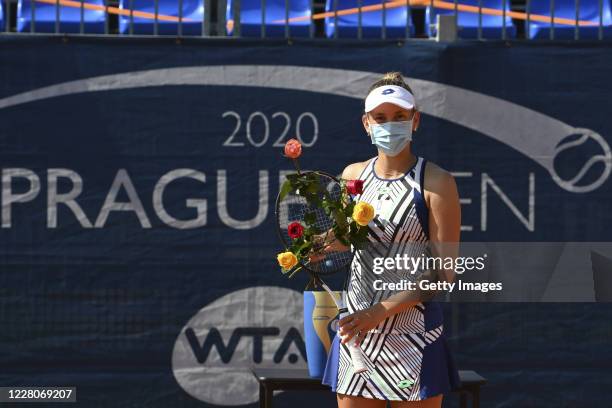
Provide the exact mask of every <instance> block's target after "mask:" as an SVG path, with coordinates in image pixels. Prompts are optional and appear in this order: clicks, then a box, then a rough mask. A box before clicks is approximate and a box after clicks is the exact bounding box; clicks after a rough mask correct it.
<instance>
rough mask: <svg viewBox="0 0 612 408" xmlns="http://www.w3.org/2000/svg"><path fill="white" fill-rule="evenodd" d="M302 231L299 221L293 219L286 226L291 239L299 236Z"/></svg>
mask: <svg viewBox="0 0 612 408" xmlns="http://www.w3.org/2000/svg"><path fill="white" fill-rule="evenodd" d="M303 232H304V227H303V226H302V224H300V223H299V222H295V221H294V222H292V223H291V224H289V227H287V234H289V236H290V237H291V238H293V239H295V238H299V237H301V236H302V233H303Z"/></svg>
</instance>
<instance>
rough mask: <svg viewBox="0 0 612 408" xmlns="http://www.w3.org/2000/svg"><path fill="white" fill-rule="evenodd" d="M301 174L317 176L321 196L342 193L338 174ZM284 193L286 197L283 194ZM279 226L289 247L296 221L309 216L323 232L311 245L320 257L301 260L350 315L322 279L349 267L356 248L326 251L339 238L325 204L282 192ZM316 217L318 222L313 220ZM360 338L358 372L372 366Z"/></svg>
mask: <svg viewBox="0 0 612 408" xmlns="http://www.w3.org/2000/svg"><path fill="white" fill-rule="evenodd" d="M301 177H313V178H316V180H317V183H318V186H319V190H318V191H319V194H320V198H322V196H323V194H324V192H327V194H328V195H329V197H330V198H331V199H339V198H340V197H341V195H342V186H341V184H340V182H339V180H338V179H337V178H335V177H334V176H332V175H330V174H327V173H325V172H320V171H317V172H302V173H301ZM281 196H282V197H281ZM275 213H276V226H277V231H278V235H279V238H280V240H281V242H282V243H283V245H284V246H285V248H288V247H290V246H291V244H292V238H291V237H290V236H289V231H288V227H289V224H290V223H292V222H300V223H302V224H304V223H305V221H306V220H307V219H308V220H309V221H310V222H309V224H310V225H314V227H315V228H316V229H317V231H318V232H319V233H318V234H317V238H318V239H315V240H314V245H313V247H312V249H311V254H317V255H318V258H320V259H319V260H317V261H316V262H311V261H309V260H308V257H305V258H304V259H305V260H302V261H298V262H299V266H301V267H302V268H303V269H304V270H305V271H306V272H308V273H309V274H310V276H311V278H312V279H313V281H314V282H315V283H319V284H321V286H322V287H323V289H324V290H325V291H327V293H328V294H329V295H330V296H331V297H332V299H333V300H334V303H335V304H336V306H337V307H338V311H339V313H340V319H342V318H343V317H345V316H347V315H348V314H349V313H348V308H347V307H346V305H345V304H344V301H343V299H342V298H340V299H339V298H337V297H336V296H335V294H334V293H333V292H332V291H331V289H330V288H329V286H327V284H325V282H323V280H322V279H321V278H322V277H323V276H329V275H331V274H334V273H337V272H340V271H346V269H347V267H348V266H349V264H350V262H351V261H352V259H353V253H352V251H350V250H348V251H333V252H325V253H323V252H322V250H323V248H325V247H326V246H327V245H329V244H331V243H332V242H333V241H334V240H335V239H336V238H335V237H334V236H333V233H330V231H331V229H332V227H333V225H334V218H333V217H332V215H328V214H327V213H326V212H325V210H324V209H323V208H322V207H318V206H313V205H310V204H309V203H308V202H307V200H306V199H305V198H304V197H303V196H301V195H300V192H299V190H298V191H291V192H289V193H286V194H284V195H281V194H280V193H279V195H278V196H277V198H276V208H275ZM313 221H314V222H313ZM355 341H356V339H355V338H354V339H352V340H351V341H350V342H349V343H348V344H347V347H348V350H349V352H350V355H351V361H352V364H353V369H354V370H355V372H356V373H362V372H365V371H367V370H368V368H367V366H366V357H365V355H364V354H363V351H362V350H361V348H360V347H359V346H357V345H356V344H355Z"/></svg>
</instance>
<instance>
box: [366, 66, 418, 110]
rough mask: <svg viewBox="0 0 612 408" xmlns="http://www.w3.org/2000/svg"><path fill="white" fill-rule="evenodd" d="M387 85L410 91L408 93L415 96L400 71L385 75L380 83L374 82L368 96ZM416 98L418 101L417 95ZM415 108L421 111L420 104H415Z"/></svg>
mask: <svg viewBox="0 0 612 408" xmlns="http://www.w3.org/2000/svg"><path fill="white" fill-rule="evenodd" d="M385 85H395V86H401V87H402V88H404V89H406V90H408V92H410V93H411V94H412V95H414V92H413V91H412V88H410V86H409V85H408V84H407V83H406V82H405V81H404V77H403V76H402V73H401V72H399V71H392V72H387V73H386V74H384V75H383V76H382V78H380V79H379V80H378V81H376V82H374V83H373V84H372V86H370V89H368V94H369V93H370V92H372V91H373V90H374V89H376V88H378V87H380V86H385ZM414 97H415V99H416V95H414ZM414 108H415V109H416V110H419V108H418V104H416V103H415V105H414Z"/></svg>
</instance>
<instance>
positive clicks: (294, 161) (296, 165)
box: [293, 159, 302, 176]
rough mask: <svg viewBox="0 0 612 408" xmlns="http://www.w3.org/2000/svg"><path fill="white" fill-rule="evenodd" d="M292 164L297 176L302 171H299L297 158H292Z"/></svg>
mask: <svg viewBox="0 0 612 408" xmlns="http://www.w3.org/2000/svg"><path fill="white" fill-rule="evenodd" d="M293 164H294V165H295V169H296V170H297V174H298V176H299V175H301V174H302V173H300V163H298V159H293Z"/></svg>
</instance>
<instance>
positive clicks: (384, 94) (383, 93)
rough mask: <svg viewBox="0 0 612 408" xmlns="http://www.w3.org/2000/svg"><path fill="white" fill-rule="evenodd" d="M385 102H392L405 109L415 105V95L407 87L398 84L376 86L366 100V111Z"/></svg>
mask: <svg viewBox="0 0 612 408" xmlns="http://www.w3.org/2000/svg"><path fill="white" fill-rule="evenodd" d="M383 103H392V104H394V105H397V106H399V107H400V108H404V109H412V108H413V107H414V96H413V95H412V94H411V93H410V91H408V90H407V89H405V88H403V87H401V86H396V85H385V86H381V87H378V88H375V89H374V90H372V92H370V94H369V95H368V97H367V98H366V100H365V111H366V112H370V111H371V110H374V109H375V108H376V107H377V106H379V105H381V104H383Z"/></svg>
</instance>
